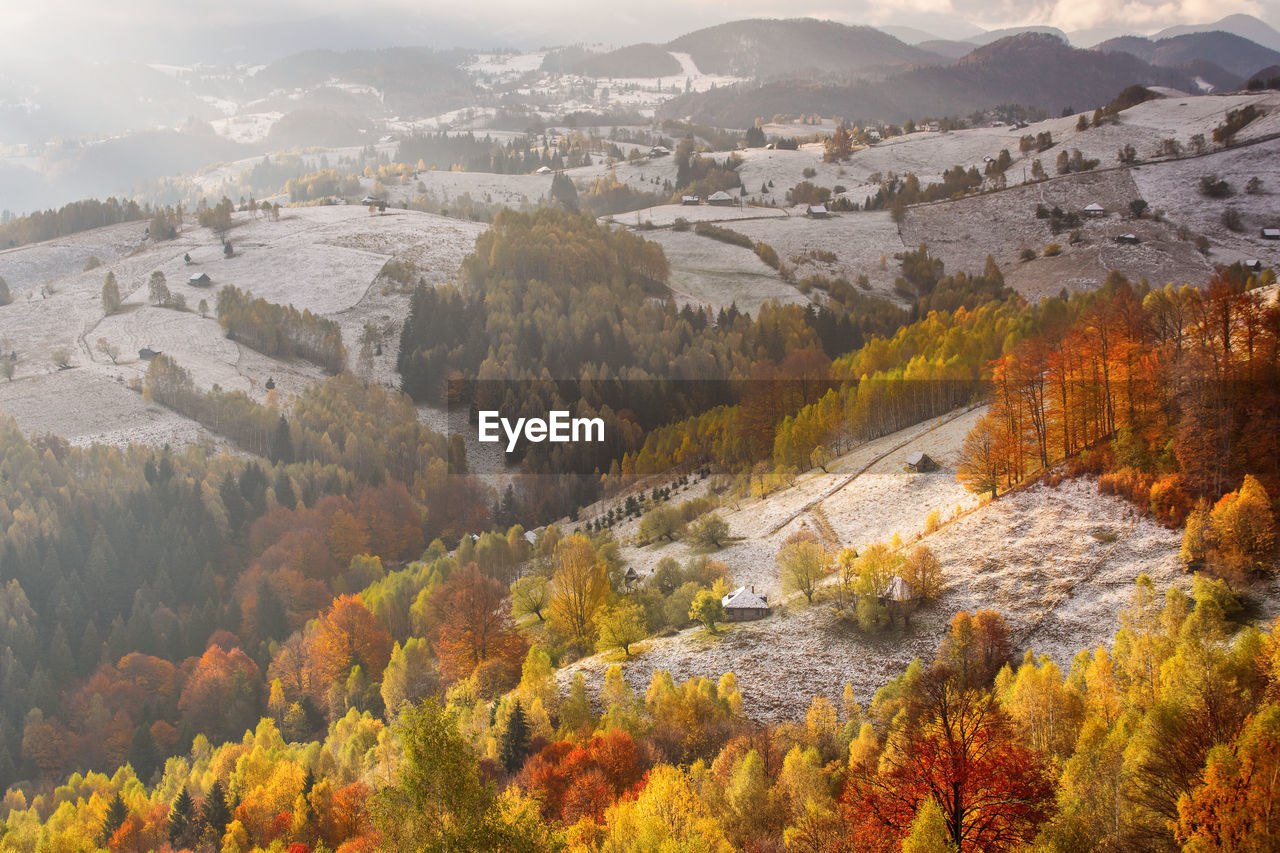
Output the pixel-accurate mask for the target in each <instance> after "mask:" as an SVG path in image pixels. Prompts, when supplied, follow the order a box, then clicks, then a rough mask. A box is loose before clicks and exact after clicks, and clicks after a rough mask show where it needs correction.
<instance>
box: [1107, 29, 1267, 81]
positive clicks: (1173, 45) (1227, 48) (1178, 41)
mask: <svg viewBox="0 0 1280 853" xmlns="http://www.w3.org/2000/svg"><path fill="white" fill-rule="evenodd" d="M1094 49H1095V50H1099V51H1103V52H1105V53H1128V54H1132V55H1133V56H1136V57H1138V58H1139V59H1141V60H1143V61H1144V62H1149V63H1151V64H1152V65H1159V66H1161V67H1165V68H1179V67H1185V66H1190V65H1192V64H1193V63H1196V62H1210V63H1212V64H1214V65H1216V66H1218V67H1220V68H1222V69H1225V70H1226V71H1229V72H1230V73H1231V74H1234V75H1235V76H1236V77H1239V78H1241V79H1244V78H1247V77H1248V76H1249V75H1250V74H1252V73H1253V72H1255V71H1257V70H1258V69H1259V68H1263V67H1265V66H1268V65H1275V64H1276V63H1277V62H1280V51H1275V50H1272V49H1271V48H1268V47H1264V46H1263V45H1261V44H1258V43H1257V42H1254V41H1250V40H1249V39H1247V38H1243V37H1241V36H1238V35H1235V34H1233V33H1228V32H1222V31H1214V32H1208V33H1186V34H1184V35H1180V36H1173V37H1172V38H1164V39H1160V40H1158V41H1155V40H1152V39H1145V38H1139V37H1138V36H1124V37H1122V38H1116V39H1111V40H1109V41H1104V42H1103V43H1102V44H1100V45H1098V46H1097V47H1096V48H1094Z"/></svg>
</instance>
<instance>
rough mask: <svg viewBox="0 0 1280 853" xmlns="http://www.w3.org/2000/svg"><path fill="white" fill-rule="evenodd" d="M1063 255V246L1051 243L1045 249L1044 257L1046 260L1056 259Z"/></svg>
mask: <svg viewBox="0 0 1280 853" xmlns="http://www.w3.org/2000/svg"><path fill="white" fill-rule="evenodd" d="M1061 254H1062V246H1060V245H1058V244H1057V243H1050V244H1049V245H1047V246H1045V247H1044V256H1045V257H1046V258H1056V257H1057V256H1058V255H1061Z"/></svg>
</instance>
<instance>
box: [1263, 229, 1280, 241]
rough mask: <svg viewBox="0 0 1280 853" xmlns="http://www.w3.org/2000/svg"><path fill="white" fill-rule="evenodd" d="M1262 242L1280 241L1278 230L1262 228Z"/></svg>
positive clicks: (1279, 231)
mask: <svg viewBox="0 0 1280 853" xmlns="http://www.w3.org/2000/svg"><path fill="white" fill-rule="evenodd" d="M1262 239H1263V240H1280V228H1263V229H1262Z"/></svg>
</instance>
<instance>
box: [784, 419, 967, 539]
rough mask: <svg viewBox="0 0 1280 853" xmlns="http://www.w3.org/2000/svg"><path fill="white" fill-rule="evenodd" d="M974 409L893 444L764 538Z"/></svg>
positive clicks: (791, 515) (792, 515) (941, 421)
mask: <svg viewBox="0 0 1280 853" xmlns="http://www.w3.org/2000/svg"><path fill="white" fill-rule="evenodd" d="M975 408H977V407H976V406H970V407H969V408H967V409H956V410H955V411H953V412H951V413H950V414H948V415H947V416H946V417H945V418H943V419H942V420H939V421H938V422H937V423H935V424H934V425H933V426H931V427H929V428H928V429H927V430H925V431H924V432H920V433H916V434H914V435H912V436H910V437H909V438H906V439H904V440H903V441H901V442H899V443H898V444H895V445H894V446H893V447H890V448H889V449H888V450H886V451H885V452H884V453H881V454H880V455H879V456H876V457H875V458H873V459H872V460H871V461H870V462H868V463H867V464H865V465H863V466H862V467H861V468H859V469H858V470H857V471H854V472H853V473H852V474H850V475H849V476H847V477H845V478H844V479H842V480H837V481H836V483H835V485H834V486H832V487H831V488H829V489H827V490H826V491H825V492H823V493H822V494H820V495H819V496H818V497H816V498H814V499H813V500H811V501H809V502H808V503H806V504H805V505H804V506H802V507H800V509H798V510H796V511H795V512H793V513H791V514H790V515H788V516H787V517H786V518H785V519H783V520H782V521H781V522H779V523H778V524H775V525H774V526H773V527H772V528H771V529H770V530H769V532H768V533H766V534H765V537H764V538H767V537H769V536H773V535H774V534H775V533H777V532H778V531H779V530H781V529H782V528H784V527H786V526H787V525H788V524H790V523H791V522H793V521H795V520H796V519H797V518H799V517H800V516H802V515H804V514H805V513H808V512H810V511H811V510H812V509H813V508H814V507H816V506H818V505H819V504H821V503H822V502H823V501H825V500H826V499H827V498H829V497H831V496H832V495H834V494H835V493H836V492H838V491H840V490H841V489H843V488H845V487H846V486H848V485H849V484H850V483H852V482H853V481H854V480H856V479H858V478H859V477H861V476H862V475H863V474H865V473H867V472H868V471H870V470H871V469H872V468H874V467H875V466H876V465H877V464H879V463H880V462H882V461H884V459H885V458H886V457H888V456H890V455H892V454H894V453H897V452H898V451H899V450H901V449H902V448H904V447H906V446H907V445H908V444H911V443H912V442H914V441H918V440H919V439H920V436H922V435H928V434H929V433H931V432H933V431H934V430H935V429H938V428H939V427H941V426H945V425H946V424H949V423H951V422H952V421H954V420H955V419H956V418H959V417H962V416H964V415H967V414H968V413H969V412H971V411H973V410H974V409H975Z"/></svg>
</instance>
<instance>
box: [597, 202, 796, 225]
mask: <svg viewBox="0 0 1280 853" xmlns="http://www.w3.org/2000/svg"><path fill="white" fill-rule="evenodd" d="M789 215H790V213H789V212H788V211H786V210H783V209H781V208H776V207H755V206H752V205H742V206H741V207H738V206H728V205H726V206H724V207H720V206H718V205H713V204H662V205H658V206H657V207H643V208H641V209H640V210H633V211H631V212H630V213H615V214H614V215H613V216H608V217H604V218H605V219H611V220H613V221H614V222H617V223H619V224H621V225H631V226H634V225H643V224H649V225H656V226H658V227H664V226H669V225H672V224H674V223H675V221H676V220H677V219H684V220H686V221H687V222H744V221H747V220H751V219H786V218H787V217H788V216H789Z"/></svg>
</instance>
